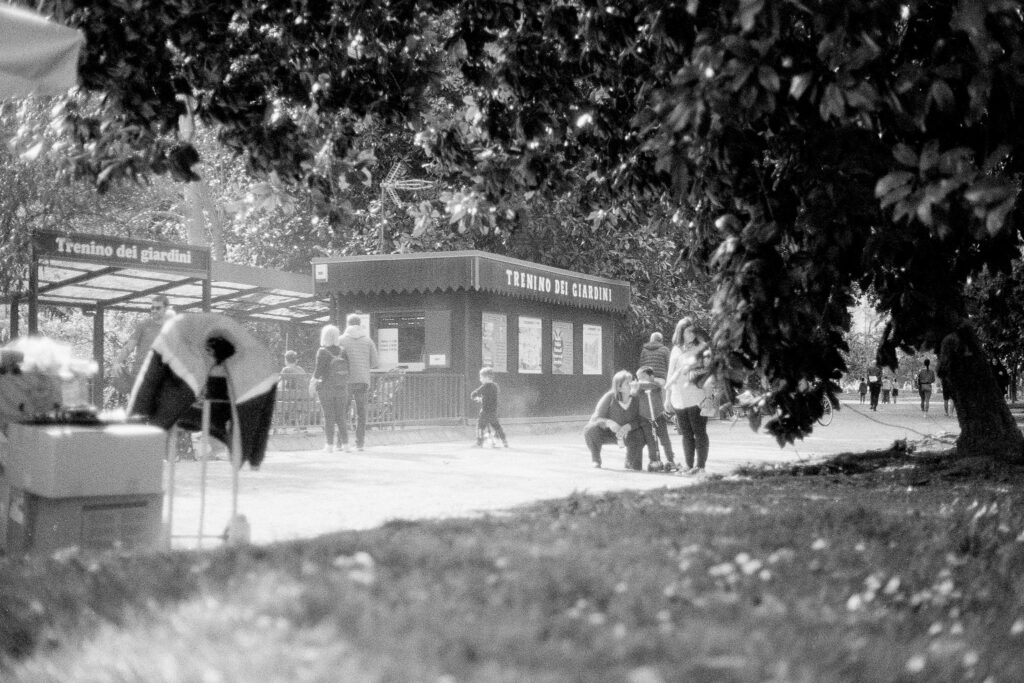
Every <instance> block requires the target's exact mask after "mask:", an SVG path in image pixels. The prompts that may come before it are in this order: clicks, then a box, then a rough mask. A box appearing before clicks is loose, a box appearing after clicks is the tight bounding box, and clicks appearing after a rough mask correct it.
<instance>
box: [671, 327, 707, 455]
mask: <svg viewBox="0 0 1024 683" xmlns="http://www.w3.org/2000/svg"><path fill="white" fill-rule="evenodd" d="M708 341H709V339H708V336H707V334H706V333H705V332H704V331H703V330H702V329H700V328H699V327H697V326H696V325H695V324H694V323H693V321H692V320H691V319H690V318H683V319H682V320H680V321H679V322H678V323H676V328H675V332H673V334H672V352H671V356H670V358H669V363H668V377H667V379H666V382H665V386H666V387H667V388H668V396H667V398H666V404H667V405H666V407H669V408H671V409H672V410H674V411H675V414H676V423H677V425H678V426H679V431H680V432H681V433H682V435H683V458H684V459H685V462H686V470H685V471H684V472H683V474H691V475H694V474H703V473H704V466H705V464H706V463H707V459H708V450H709V449H710V442H709V439H708V419H707V417H706V416H704V415H702V414H701V404H702V403H703V402H704V400H705V399H706V398H707V395H706V392H705V391H704V388H703V386H704V383H705V382H706V381H707V377H708V369H707V367H706V364H705V358H704V353H705V351H707V349H708Z"/></svg>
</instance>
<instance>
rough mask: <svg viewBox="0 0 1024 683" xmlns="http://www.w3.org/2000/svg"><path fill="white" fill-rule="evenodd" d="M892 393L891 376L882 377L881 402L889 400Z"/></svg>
mask: <svg viewBox="0 0 1024 683" xmlns="http://www.w3.org/2000/svg"><path fill="white" fill-rule="evenodd" d="M890 395H892V378H890V377H883V378H882V403H888V402H889V396H890Z"/></svg>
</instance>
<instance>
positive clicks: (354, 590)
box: [0, 449, 1024, 683]
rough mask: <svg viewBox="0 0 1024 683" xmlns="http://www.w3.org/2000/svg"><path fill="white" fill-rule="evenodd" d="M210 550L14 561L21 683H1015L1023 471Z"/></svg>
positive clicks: (889, 461) (14, 662) (800, 488)
mask: <svg viewBox="0 0 1024 683" xmlns="http://www.w3.org/2000/svg"><path fill="white" fill-rule="evenodd" d="M744 475H745V476H743V477H735V478H729V479H727V480H718V481H711V482H708V483H706V484H703V485H700V486H697V487H693V488H685V489H676V490H663V491H654V492H644V493H626V494H614V495H602V496H594V497H590V496H582V495H579V496H574V497H571V498H569V499H566V500H560V501H554V502H549V503H544V504H539V505H536V506H533V507H530V508H528V509H525V510H521V511H516V512H515V513H514V514H509V515H502V516H491V517H487V518H483V519H476V520H455V521H444V522H436V523H431V522H424V523H419V522H417V523H404V522H402V523H391V524H387V525H385V526H383V527H381V528H379V529H375V530H372V531H367V532H351V533H342V534H336V535H329V536H323V537H320V538H317V539H314V540H310V541H303V542H296V543H289V544H279V545H273V546H264V547H250V548H241V549H221V550H217V551H208V552H204V553H169V554H160V555H143V556H130V555H126V556H119V555H116V554H106V555H100V556H85V555H81V554H77V553H68V554H65V555H62V556H56V557H50V558H35V559H16V558H7V559H4V560H0V652H2V655H3V657H4V659H3V663H2V668H0V679H2V680H4V681H62V682H63V681H101V680H102V681H204V682H205V681H209V682H211V683H213V682H216V681H257V680H258V681H438V682H446V683H452V682H455V681H630V682H631V683H658V682H659V681H809V682H810V681H815V682H817V681H896V680H906V681H954V680H956V681H960V680H977V681H992V682H996V681H1011V680H1020V675H1021V672H1022V671H1024V647H1022V646H1024V493H1022V491H1021V487H1020V484H1021V482H1022V481H1024V472H1022V471H1021V470H1020V469H1017V468H1005V467H998V466H994V465H992V464H991V463H987V462H976V461H969V460H964V459H958V458H956V456H955V455H954V454H953V453H952V452H950V453H945V454H932V453H924V454H911V453H908V452H906V450H905V449H894V450H891V451H885V452H877V453H869V454H851V455H847V456H840V457H839V458H836V459H834V460H831V461H828V462H827V463H824V464H815V465H804V466H787V467H784V468H775V469H767V470H756V471H749V472H745V473H744Z"/></svg>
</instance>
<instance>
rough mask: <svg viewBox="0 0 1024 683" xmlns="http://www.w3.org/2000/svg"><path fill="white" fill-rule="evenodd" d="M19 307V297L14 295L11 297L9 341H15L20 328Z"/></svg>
mask: <svg viewBox="0 0 1024 683" xmlns="http://www.w3.org/2000/svg"><path fill="white" fill-rule="evenodd" d="M20 305H21V297H20V296H18V295H17V294H15V295H14V296H13V297H11V339H17V338H18V334H19V332H20V330H19V329H18V328H19V327H20V326H21V315H20V314H19V312H18V308H19V306H20Z"/></svg>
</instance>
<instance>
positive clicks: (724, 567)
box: [708, 562, 736, 576]
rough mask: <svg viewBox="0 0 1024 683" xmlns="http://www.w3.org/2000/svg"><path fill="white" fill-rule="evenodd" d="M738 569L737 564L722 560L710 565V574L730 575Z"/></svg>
mask: <svg viewBox="0 0 1024 683" xmlns="http://www.w3.org/2000/svg"><path fill="white" fill-rule="evenodd" d="M735 571H736V566H735V565H734V564H733V563H732V562H722V563H721V564H716V565H714V566H712V567H708V574H710V575H711V576H729V575H730V574H732V573H734V572H735Z"/></svg>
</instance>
